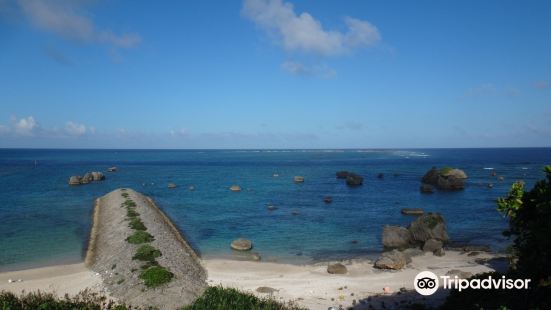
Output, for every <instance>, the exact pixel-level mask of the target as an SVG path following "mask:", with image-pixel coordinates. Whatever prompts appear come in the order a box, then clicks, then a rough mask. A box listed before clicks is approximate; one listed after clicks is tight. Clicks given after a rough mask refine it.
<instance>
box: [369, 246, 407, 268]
mask: <svg viewBox="0 0 551 310" xmlns="http://www.w3.org/2000/svg"><path fill="white" fill-rule="evenodd" d="M406 265H407V257H406V256H405V255H404V253H402V252H400V251H398V250H392V251H388V252H383V253H382V254H381V256H380V257H379V259H377V261H375V268H379V269H393V270H400V269H402V268H404V267H405V266H406Z"/></svg>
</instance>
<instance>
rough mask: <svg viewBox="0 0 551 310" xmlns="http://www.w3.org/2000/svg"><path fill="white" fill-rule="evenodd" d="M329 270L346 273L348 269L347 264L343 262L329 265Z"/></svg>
mask: <svg viewBox="0 0 551 310" xmlns="http://www.w3.org/2000/svg"><path fill="white" fill-rule="evenodd" d="M327 272H328V273H330V274H346V273H347V272H348V270H347V269H346V266H345V265H343V264H341V263H336V264H330V265H329V266H327Z"/></svg>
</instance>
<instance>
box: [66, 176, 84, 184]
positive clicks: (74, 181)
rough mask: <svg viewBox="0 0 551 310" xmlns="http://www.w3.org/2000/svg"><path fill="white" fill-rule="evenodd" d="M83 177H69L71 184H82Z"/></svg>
mask: <svg viewBox="0 0 551 310" xmlns="http://www.w3.org/2000/svg"><path fill="white" fill-rule="evenodd" d="M80 179H81V177H80V176H78V175H73V176H72V177H70V178H69V185H80Z"/></svg>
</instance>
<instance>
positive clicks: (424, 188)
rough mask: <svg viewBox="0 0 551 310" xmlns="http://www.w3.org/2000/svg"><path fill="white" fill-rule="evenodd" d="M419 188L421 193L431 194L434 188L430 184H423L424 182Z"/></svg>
mask: <svg viewBox="0 0 551 310" xmlns="http://www.w3.org/2000/svg"><path fill="white" fill-rule="evenodd" d="M419 190H420V191H421V193H423V194H432V193H434V188H433V187H432V185H429V184H425V183H423V184H421V187H420V188H419Z"/></svg>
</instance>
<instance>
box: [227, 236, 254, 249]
mask: <svg viewBox="0 0 551 310" xmlns="http://www.w3.org/2000/svg"><path fill="white" fill-rule="evenodd" d="M230 246H231V248H232V249H234V250H236V251H249V250H250V249H252V248H253V243H252V242H251V240H248V239H244V238H239V239H235V240H233V241H232V243H231V244H230Z"/></svg>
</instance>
